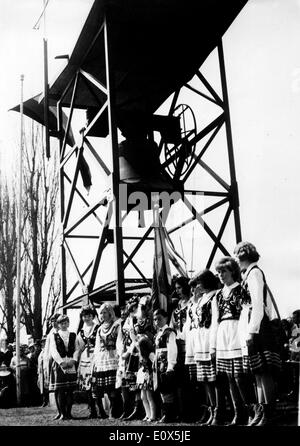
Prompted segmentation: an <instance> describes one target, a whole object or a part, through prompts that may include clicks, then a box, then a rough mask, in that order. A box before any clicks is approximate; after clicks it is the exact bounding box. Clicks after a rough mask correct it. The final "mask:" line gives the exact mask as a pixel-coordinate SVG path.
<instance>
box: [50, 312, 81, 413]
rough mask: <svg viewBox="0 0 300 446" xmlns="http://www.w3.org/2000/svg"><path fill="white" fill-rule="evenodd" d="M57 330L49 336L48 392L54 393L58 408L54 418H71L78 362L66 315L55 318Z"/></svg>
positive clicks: (74, 334)
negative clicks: (49, 367)
mask: <svg viewBox="0 0 300 446" xmlns="http://www.w3.org/2000/svg"><path fill="white" fill-rule="evenodd" d="M57 325H58V332H57V333H53V336H52V337H51V338H50V354H51V357H52V358H53V361H52V366H51V372H50V384H49V392H53V391H54V393H55V396H56V398H55V400H56V405H57V409H58V414H57V415H56V417H55V418H56V419H60V420H65V419H71V418H72V415H71V410H72V405H73V391H74V390H75V389H76V387H77V372H76V366H77V362H78V353H79V351H78V348H77V343H76V333H73V332H70V331H69V330H68V328H69V325H70V321H69V318H68V316H66V315H61V316H59V318H58V319H57Z"/></svg>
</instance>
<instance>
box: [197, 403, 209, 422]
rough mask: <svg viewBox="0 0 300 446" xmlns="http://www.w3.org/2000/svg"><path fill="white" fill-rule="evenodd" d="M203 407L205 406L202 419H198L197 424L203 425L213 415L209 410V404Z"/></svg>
mask: <svg viewBox="0 0 300 446" xmlns="http://www.w3.org/2000/svg"><path fill="white" fill-rule="evenodd" d="M202 407H203V413H202V415H201V417H200V419H199V420H198V421H196V424H201V425H203V424H204V423H206V421H207V420H208V418H209V417H210V415H211V412H210V410H209V409H210V407H208V406H202Z"/></svg>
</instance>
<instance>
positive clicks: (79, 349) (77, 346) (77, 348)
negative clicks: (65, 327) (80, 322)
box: [73, 335, 84, 362]
mask: <svg viewBox="0 0 300 446" xmlns="http://www.w3.org/2000/svg"><path fill="white" fill-rule="evenodd" d="M79 336H80V335H79ZM79 336H78V335H77V336H76V339H75V351H74V353H73V359H75V361H77V362H79V359H80V356H81V353H82V352H83V350H84V347H83V349H82V345H81V344H80V341H79ZM80 338H81V336H80ZM82 342H83V341H82Z"/></svg>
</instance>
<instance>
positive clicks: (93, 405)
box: [89, 398, 98, 419]
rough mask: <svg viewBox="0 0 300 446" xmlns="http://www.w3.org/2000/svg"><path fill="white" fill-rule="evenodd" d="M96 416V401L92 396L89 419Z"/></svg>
mask: <svg viewBox="0 0 300 446" xmlns="http://www.w3.org/2000/svg"><path fill="white" fill-rule="evenodd" d="M97 417H98V414H97V410H96V401H95V400H94V399H93V398H91V400H90V415H89V419H93V418H97Z"/></svg>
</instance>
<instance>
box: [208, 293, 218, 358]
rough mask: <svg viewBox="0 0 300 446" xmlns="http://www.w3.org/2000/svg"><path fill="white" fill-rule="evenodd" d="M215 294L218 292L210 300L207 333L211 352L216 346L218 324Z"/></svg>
mask: <svg viewBox="0 0 300 446" xmlns="http://www.w3.org/2000/svg"><path fill="white" fill-rule="evenodd" d="M217 295H218V293H216V295H215V296H214V297H213V299H212V302H211V326H210V334H209V350H210V352H212V353H214V352H215V351H216V348H217V331H218V326H219V322H218V319H219V308H218V301H217Z"/></svg>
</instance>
